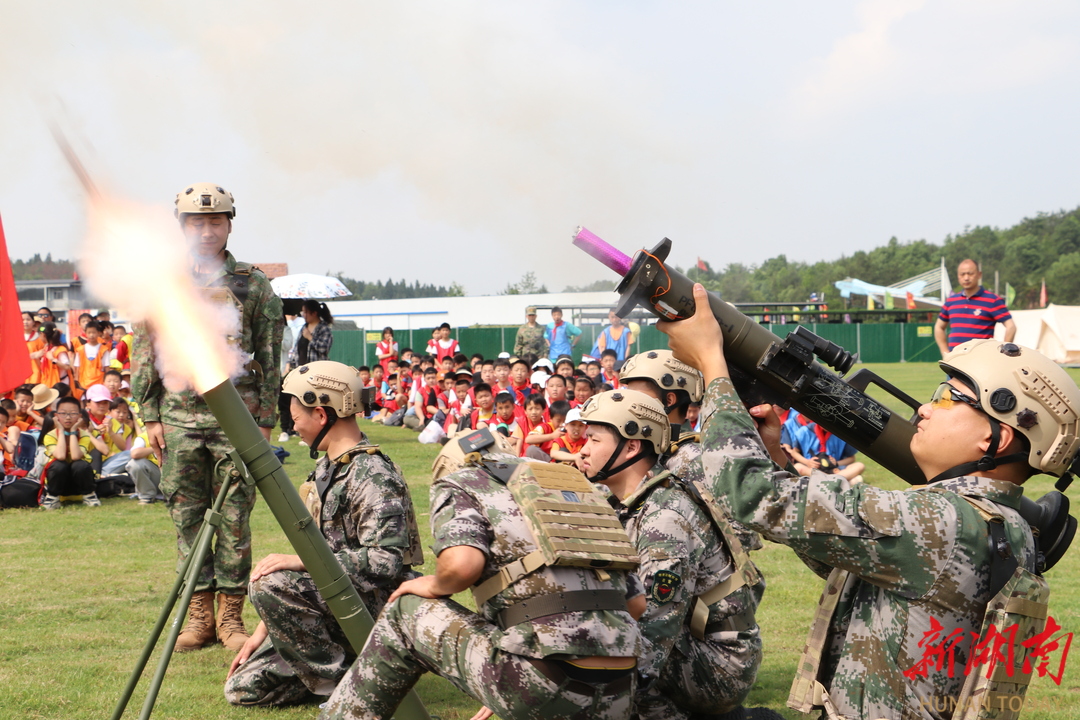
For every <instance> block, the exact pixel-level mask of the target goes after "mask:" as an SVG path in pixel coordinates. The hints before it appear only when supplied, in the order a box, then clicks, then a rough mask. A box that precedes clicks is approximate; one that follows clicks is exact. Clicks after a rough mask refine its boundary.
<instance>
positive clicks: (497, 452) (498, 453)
mask: <svg viewBox="0 0 1080 720" xmlns="http://www.w3.org/2000/svg"><path fill="white" fill-rule="evenodd" d="M475 432H476V430H472V429H468V428H466V429H465V430H459V431H457V432H455V433H454V434H452V435H450V437H449V438H448V439H447V442H446V444H444V445H443V449H442V450H440V451H439V454H438V455H437V456H436V457H435V461H434V462H433V463H431V480H432V482H434V481H435V480H438V479H439V478H441V477H443V476H445V475H449V474H450V473H452V472H457V471H458V470H460V469H461V468H463V467H465V465H466V462H465V458H466V455H465V450H463V449H462V447H461V444H460V442H458V441H459V440H461V439H462V438H464V437H466V436H468V435H471V434H473V433H475ZM491 437H493V438H494V439H495V444H494V445H492V446H491V447H490V448H487V449H486V450H484V452H483V455H484V456H486V457H488V458H492V459H496V458H498V459H512V458H516V457H517V455H515V454H514V452H513V450H514V449H513V446H512V445H510V438H508V437H506V436H505V435H503V434H502V433H497V432H493V433H491Z"/></svg>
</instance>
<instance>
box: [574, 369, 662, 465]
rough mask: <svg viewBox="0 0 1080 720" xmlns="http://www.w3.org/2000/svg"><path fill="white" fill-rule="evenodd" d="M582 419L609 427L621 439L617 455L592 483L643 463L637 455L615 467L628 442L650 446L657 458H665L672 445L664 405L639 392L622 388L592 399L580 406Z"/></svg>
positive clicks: (615, 453)
mask: <svg viewBox="0 0 1080 720" xmlns="http://www.w3.org/2000/svg"><path fill="white" fill-rule="evenodd" d="M581 420H582V422H584V423H585V424H586V425H606V426H608V427H610V428H611V429H612V430H614V431H615V434H616V435H617V436H618V438H619V442H618V445H617V446H616V447H615V452H613V453H612V454H611V457H610V458H608V461H607V462H606V463H605V464H604V467H603V468H601V469H600V471H599V472H597V473H595V474H594V475H592V476H590V479H591V480H605V479H607V478H609V477H611V476H612V475H614V474H616V473H618V472H621V471H622V470H625V469H626V468H628V467H630V466H631V465H633V464H634V463H635V462H637V461H638V460H640V456H635V457H632V458H629V459H628V460H626V461H624V462H623V463H621V464H620V465H618V466H616V467H613V465H614V463H615V459H616V458H617V457H618V456H619V454H620V453H621V452H622V449H623V447H625V445H626V442H627V441H628V440H640V441H641V442H642V443H643V444H646V445H649V444H651V445H652V448H653V451H654V452H655V453H656V454H657V455H662V454H663V453H664V452H665V451H666V450H667V448H668V444H669V443H670V442H671V424H670V423H669V422H668V417H667V413H665V412H664V406H663V405H661V404H660V401H659V400H656V399H654V398H651V397H649V396H648V395H646V394H645V393H643V392H639V391H637V390H628V389H625V388H622V389H619V390H609V391H608V392H605V393H600V394H599V395H594V396H592V397H591V398H589V399H588V400H587V401H586V402H585V404H584V405H583V406H582V407H581Z"/></svg>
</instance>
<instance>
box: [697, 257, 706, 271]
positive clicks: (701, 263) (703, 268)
mask: <svg viewBox="0 0 1080 720" xmlns="http://www.w3.org/2000/svg"><path fill="white" fill-rule="evenodd" d="M697 269H698V270H700V271H701V272H709V266H708V265H706V264H705V261H704V260H702V259H701V258H698V259H697Z"/></svg>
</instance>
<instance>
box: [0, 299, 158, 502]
mask: <svg viewBox="0 0 1080 720" xmlns="http://www.w3.org/2000/svg"><path fill="white" fill-rule="evenodd" d="M22 317H23V339H24V341H25V342H26V346H27V349H28V350H29V354H30V364H31V373H30V376H29V377H28V378H27V379H26V383H24V384H23V385H20V386H19V387H17V388H16V389H15V390H13V391H12V392H11V393H10V394H9V396H8V397H5V398H3V399H2V400H0V427H2V428H3V430H2V432H0V445H2V449H3V463H4V476H3V480H2V485H0V502H2V505H3V506H4V507H27V506H30V507H32V506H37V505H40V506H41V507H43V508H45V509H47V510H51V509H55V508H57V507H59V506H60V504H61V502H62V501H64V500H69V499H71V500H76V501H79V502H82V503H83V504H84V505H87V506H90V507H97V506H99V505H100V504H101V501H100V499H99V497H100V496H110V495H118V494H129V495H131V497H133V498H137V499H138V501H139V502H140V503H141V504H144V505H149V504H151V503H153V502H154V501H155V500H160V499H162V498H161V495H160V493H159V491H158V485H159V483H160V479H161V470H160V462H159V458H157V457H156V456H155V455H154V453H153V452H152V450H151V449H150V443H149V440H148V438H147V435H146V429H145V427H144V426H143V424H142V422H141V419H140V417H139V408H138V404H137V403H135V402H134V401H133V400H132V398H131V384H130V377H131V350H132V346H133V343H134V337H133V335H132V333H131V332H130V331H129V330H128V328H127V327H125V326H123V325H115V324H113V323H112V322H111V321H110V319H109V317H110V315H109V312H108V311H107V310H102V311H101V312H99V313H98V314H97V316H94V315H91V314H90V313H83V314H82V315H81V316H80V317H79V331H78V334H77V335H75V334H73V335H72V337H71V338H70V339H69V338H68V337H66V336H65V334H64V333H62V332H61V331H60V329H59V327H58V324H57V322H56V317H55V316H54V315H53V313H52V311H51V310H49V308H47V307H42V308H40V309H39V310H38V311H37V312H36V313H31V312H24V313H23V315H22Z"/></svg>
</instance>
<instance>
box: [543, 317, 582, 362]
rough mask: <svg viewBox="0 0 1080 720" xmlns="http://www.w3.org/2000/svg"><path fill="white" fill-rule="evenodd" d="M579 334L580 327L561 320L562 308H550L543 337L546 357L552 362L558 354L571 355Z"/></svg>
mask: <svg viewBox="0 0 1080 720" xmlns="http://www.w3.org/2000/svg"><path fill="white" fill-rule="evenodd" d="M580 335H581V328H579V327H577V326H576V325H574V324H573V323H568V322H563V319H562V308H560V307H553V308H551V322H549V323H548V324H547V327H546V328H544V339H545V340H547V341H548V357H549V358H550V359H551V361H552V362H554V361H556V360H558V359H559V356H560V355H571V356H572V355H573V354H574V345H575V344H577V341H578V337H579V336H580Z"/></svg>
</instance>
